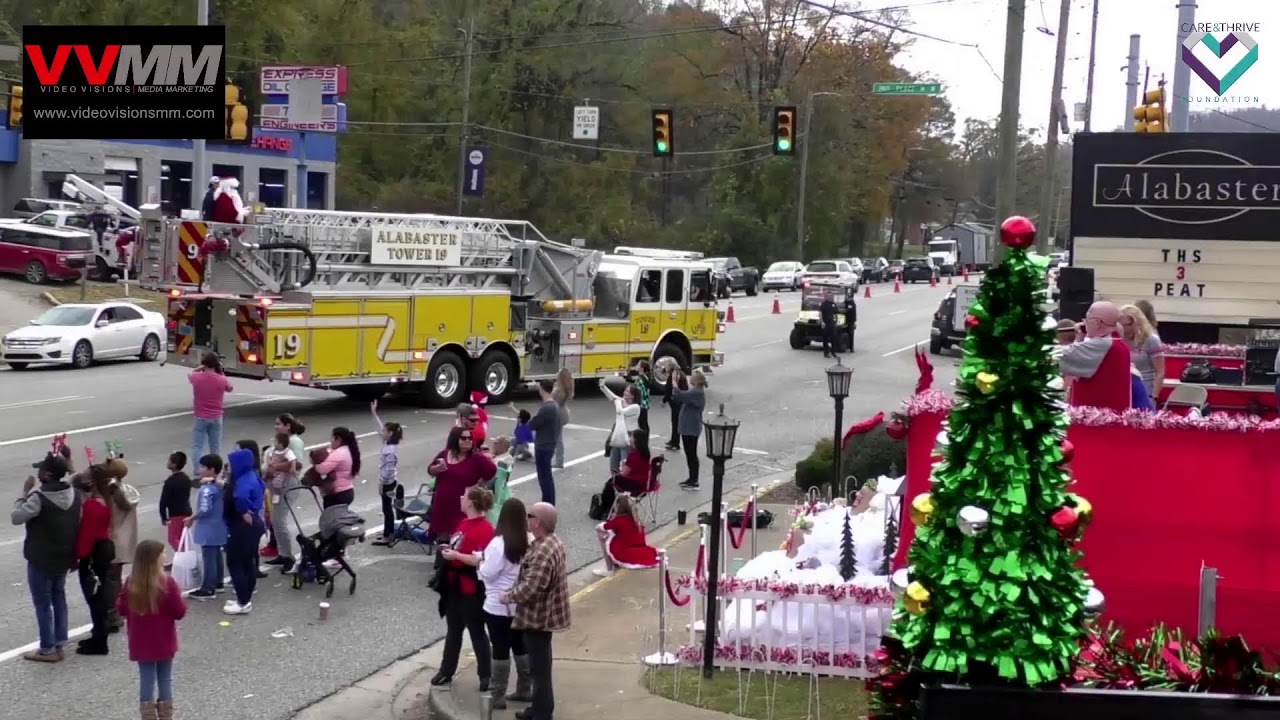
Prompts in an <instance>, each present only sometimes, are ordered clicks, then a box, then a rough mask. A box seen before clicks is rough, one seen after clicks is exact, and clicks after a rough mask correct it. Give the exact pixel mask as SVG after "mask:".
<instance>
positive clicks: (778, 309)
mask: <svg viewBox="0 0 1280 720" xmlns="http://www.w3.org/2000/svg"><path fill="white" fill-rule="evenodd" d="M773 314H774V315H781V314H782V301H780V300H778V298H774V299H773Z"/></svg>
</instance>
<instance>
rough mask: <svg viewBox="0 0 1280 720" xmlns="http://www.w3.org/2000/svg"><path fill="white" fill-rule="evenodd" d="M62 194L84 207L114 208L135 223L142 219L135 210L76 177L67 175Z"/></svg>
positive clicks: (140, 214)
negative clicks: (82, 204) (84, 205)
mask: <svg viewBox="0 0 1280 720" xmlns="http://www.w3.org/2000/svg"><path fill="white" fill-rule="evenodd" d="M62 194H63V195H66V196H67V197H69V198H71V199H72V200H75V201H76V202H80V203H84V204H86V205H97V206H99V207H103V208H114V209H115V210H116V211H117V212H119V213H120V215H122V216H123V217H127V218H129V219H130V220H132V221H134V222H135V223H136V222H138V221H139V220H141V219H142V213H140V212H138V209H137V208H135V207H133V206H132V205H129V204H128V203H125V202H124V201H122V200H117V199H115V198H113V197H111V196H110V195H108V194H107V193H106V191H105V190H103V189H101V188H99V187H98V186H97V185H94V184H93V183H91V182H89V181H88V180H85V179H84V178H81V177H79V176H76V175H68V176H66V178H65V179H64V180H63V182H62Z"/></svg>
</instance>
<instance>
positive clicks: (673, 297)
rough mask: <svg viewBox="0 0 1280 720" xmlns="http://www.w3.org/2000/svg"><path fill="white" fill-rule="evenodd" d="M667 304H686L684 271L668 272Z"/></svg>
mask: <svg viewBox="0 0 1280 720" xmlns="http://www.w3.org/2000/svg"><path fill="white" fill-rule="evenodd" d="M666 299H667V303H669V304H671V305H680V304H683V303H684V271H683V270H668V271H667V298H666Z"/></svg>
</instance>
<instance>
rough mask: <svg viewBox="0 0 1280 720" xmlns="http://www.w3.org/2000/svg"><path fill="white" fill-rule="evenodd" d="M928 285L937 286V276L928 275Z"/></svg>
mask: <svg viewBox="0 0 1280 720" xmlns="http://www.w3.org/2000/svg"><path fill="white" fill-rule="evenodd" d="M929 287H938V278H936V277H934V276H932V275H930V276H929Z"/></svg>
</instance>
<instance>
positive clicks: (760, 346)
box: [748, 338, 786, 350]
mask: <svg viewBox="0 0 1280 720" xmlns="http://www.w3.org/2000/svg"><path fill="white" fill-rule="evenodd" d="M785 340H786V338H783V339H782V340H770V341H769V342H762V343H760V344H759V345H752V346H751V347H750V348H748V349H750V350H755V349H757V348H762V347H769V346H770V345H777V344H778V343H780V342H784V341H785Z"/></svg>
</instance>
